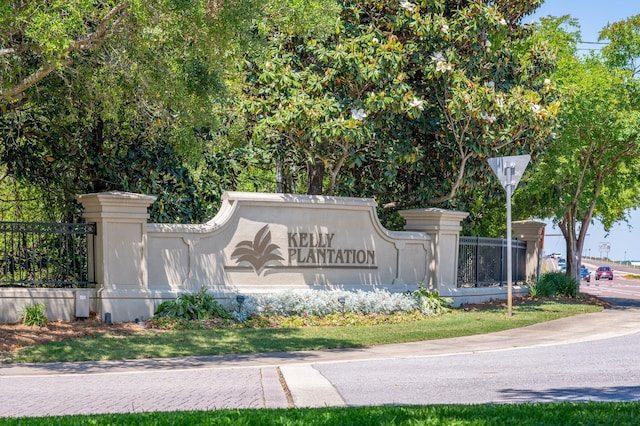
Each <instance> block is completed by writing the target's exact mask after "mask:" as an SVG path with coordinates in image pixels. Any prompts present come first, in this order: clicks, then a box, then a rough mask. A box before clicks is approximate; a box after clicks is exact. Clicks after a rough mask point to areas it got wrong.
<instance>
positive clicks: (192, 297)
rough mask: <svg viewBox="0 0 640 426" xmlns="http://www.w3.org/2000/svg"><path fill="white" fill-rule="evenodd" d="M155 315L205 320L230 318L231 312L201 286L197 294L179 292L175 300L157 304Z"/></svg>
mask: <svg viewBox="0 0 640 426" xmlns="http://www.w3.org/2000/svg"><path fill="white" fill-rule="evenodd" d="M155 316H156V317H170V318H182V319H188V320H207V319H211V318H231V314H230V313H229V311H227V310H226V309H225V308H224V306H222V305H221V304H220V303H218V302H217V301H216V300H215V298H214V297H213V295H211V294H208V293H207V289H206V287H204V286H203V287H202V288H201V289H200V291H199V292H198V293H197V294H181V295H180V296H178V297H177V298H176V299H175V300H168V301H165V302H162V303H161V304H159V305H158V308H157V309H156V312H155Z"/></svg>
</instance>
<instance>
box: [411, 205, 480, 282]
mask: <svg viewBox="0 0 640 426" xmlns="http://www.w3.org/2000/svg"><path fill="white" fill-rule="evenodd" d="M399 213H400V215H401V216H402V217H403V218H404V219H405V221H406V224H405V230H407V231H420V232H425V233H427V234H428V235H429V236H430V237H431V247H430V249H431V253H432V256H431V259H430V261H429V282H428V283H425V285H426V286H427V288H431V289H438V291H440V292H442V290H445V289H447V290H453V289H455V288H456V287H457V283H458V246H459V242H460V231H461V230H462V226H460V223H461V222H462V221H463V220H464V219H465V218H466V217H467V216H469V213H465V212H458V211H453V210H444V209H437V208H429V209H413V210H402V211H400V212H399ZM445 293H448V292H447V291H445Z"/></svg>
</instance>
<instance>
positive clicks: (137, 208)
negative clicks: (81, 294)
mask: <svg viewBox="0 0 640 426" xmlns="http://www.w3.org/2000/svg"><path fill="white" fill-rule="evenodd" d="M155 200H156V197H155V196H150V195H142V194H134V193H129V192H118V191H115V192H103V193H95V194H84V195H80V196H78V201H79V202H80V203H81V204H82V206H83V207H84V214H83V217H84V218H85V221H86V222H88V223H91V222H93V223H95V224H96V235H95V239H94V246H93V250H94V253H93V255H94V259H95V267H94V270H93V275H94V277H95V278H94V279H95V281H96V284H97V289H98V290H97V294H98V299H99V303H98V306H99V308H98V309H99V310H100V314H101V315H104V314H105V313H107V312H109V313H110V314H111V318H112V319H113V321H132V320H134V319H136V318H140V319H142V318H149V317H150V316H151V315H153V309H154V307H153V303H152V302H151V301H150V298H149V294H148V293H149V290H148V274H147V247H146V234H147V231H146V227H147V220H148V219H149V213H148V211H147V210H148V207H149V206H150V205H151V204H152V203H153V202H154V201H155Z"/></svg>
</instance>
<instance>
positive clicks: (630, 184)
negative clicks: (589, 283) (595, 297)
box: [519, 17, 640, 277]
mask: <svg viewBox="0 0 640 426" xmlns="http://www.w3.org/2000/svg"><path fill="white" fill-rule="evenodd" d="M571 23H572V22H571V21H569V20H568V19H567V18H566V17H564V18H555V19H549V20H546V21H543V27H542V28H541V32H542V33H545V32H550V33H552V34H555V36H554V35H552V36H550V37H546V38H547V39H549V40H556V41H558V40H564V41H563V42H559V43H557V44H556V47H557V48H558V49H559V56H560V58H561V60H560V61H559V62H558V69H557V71H556V73H555V74H554V76H553V81H554V84H555V85H556V86H557V87H556V90H557V91H558V92H559V93H560V94H561V96H562V108H561V109H560V113H559V123H558V128H557V129H556V131H555V132H556V134H555V141H554V142H553V143H552V144H551V145H550V147H549V150H548V152H547V153H546V155H545V156H544V157H543V158H542V160H541V161H540V163H539V164H538V165H537V167H536V169H535V171H534V173H533V174H532V177H531V179H529V180H528V182H527V191H526V194H525V195H524V197H523V198H519V200H520V201H522V200H523V199H526V200H525V201H524V203H523V204H525V205H527V206H529V208H531V206H533V210H532V212H535V213H538V215H539V217H552V218H553V219H554V221H555V222H556V223H557V224H558V227H559V229H560V230H561V231H562V234H563V235H564V237H565V241H566V247H567V251H566V252H567V273H568V274H570V275H571V276H573V277H578V271H579V266H580V259H581V253H582V248H583V245H584V242H585V238H586V235H587V232H588V228H589V225H590V223H591V222H592V220H593V219H596V218H597V219H598V220H600V221H601V222H602V223H603V225H604V226H605V229H608V228H609V227H610V226H611V225H612V224H613V223H614V222H616V221H619V220H622V219H624V218H625V217H626V212H627V211H628V210H629V209H630V208H632V207H635V206H638V205H639V204H640V186H639V185H638V182H640V143H639V142H640V96H639V95H640V84H639V83H640V81H638V80H637V79H634V78H632V72H631V71H630V70H628V69H627V62H626V61H625V62H624V63H622V62H621V63H618V64H617V65H616V64H614V62H611V61H607V60H606V58H603V57H601V56H600V55H597V54H591V55H589V56H587V57H579V56H576V55H575V42H576V41H577V39H578V38H577V37H571V36H569V33H568V32H566V30H565V29H564V28H566V27H563V25H565V24H569V28H571V25H570V24H571ZM614 27H615V25H614V26H611V27H610V28H614ZM620 27H624V25H621V26H620ZM611 35H612V36H613V34H611Z"/></svg>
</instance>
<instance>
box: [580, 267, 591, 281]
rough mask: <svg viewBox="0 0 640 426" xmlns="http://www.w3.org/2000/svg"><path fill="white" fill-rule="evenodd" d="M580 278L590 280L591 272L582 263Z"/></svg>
mask: <svg viewBox="0 0 640 426" xmlns="http://www.w3.org/2000/svg"><path fill="white" fill-rule="evenodd" d="M580 279H581V280H585V281H586V282H590V281H591V272H589V269H588V268H587V267H586V266H584V265H580Z"/></svg>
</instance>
